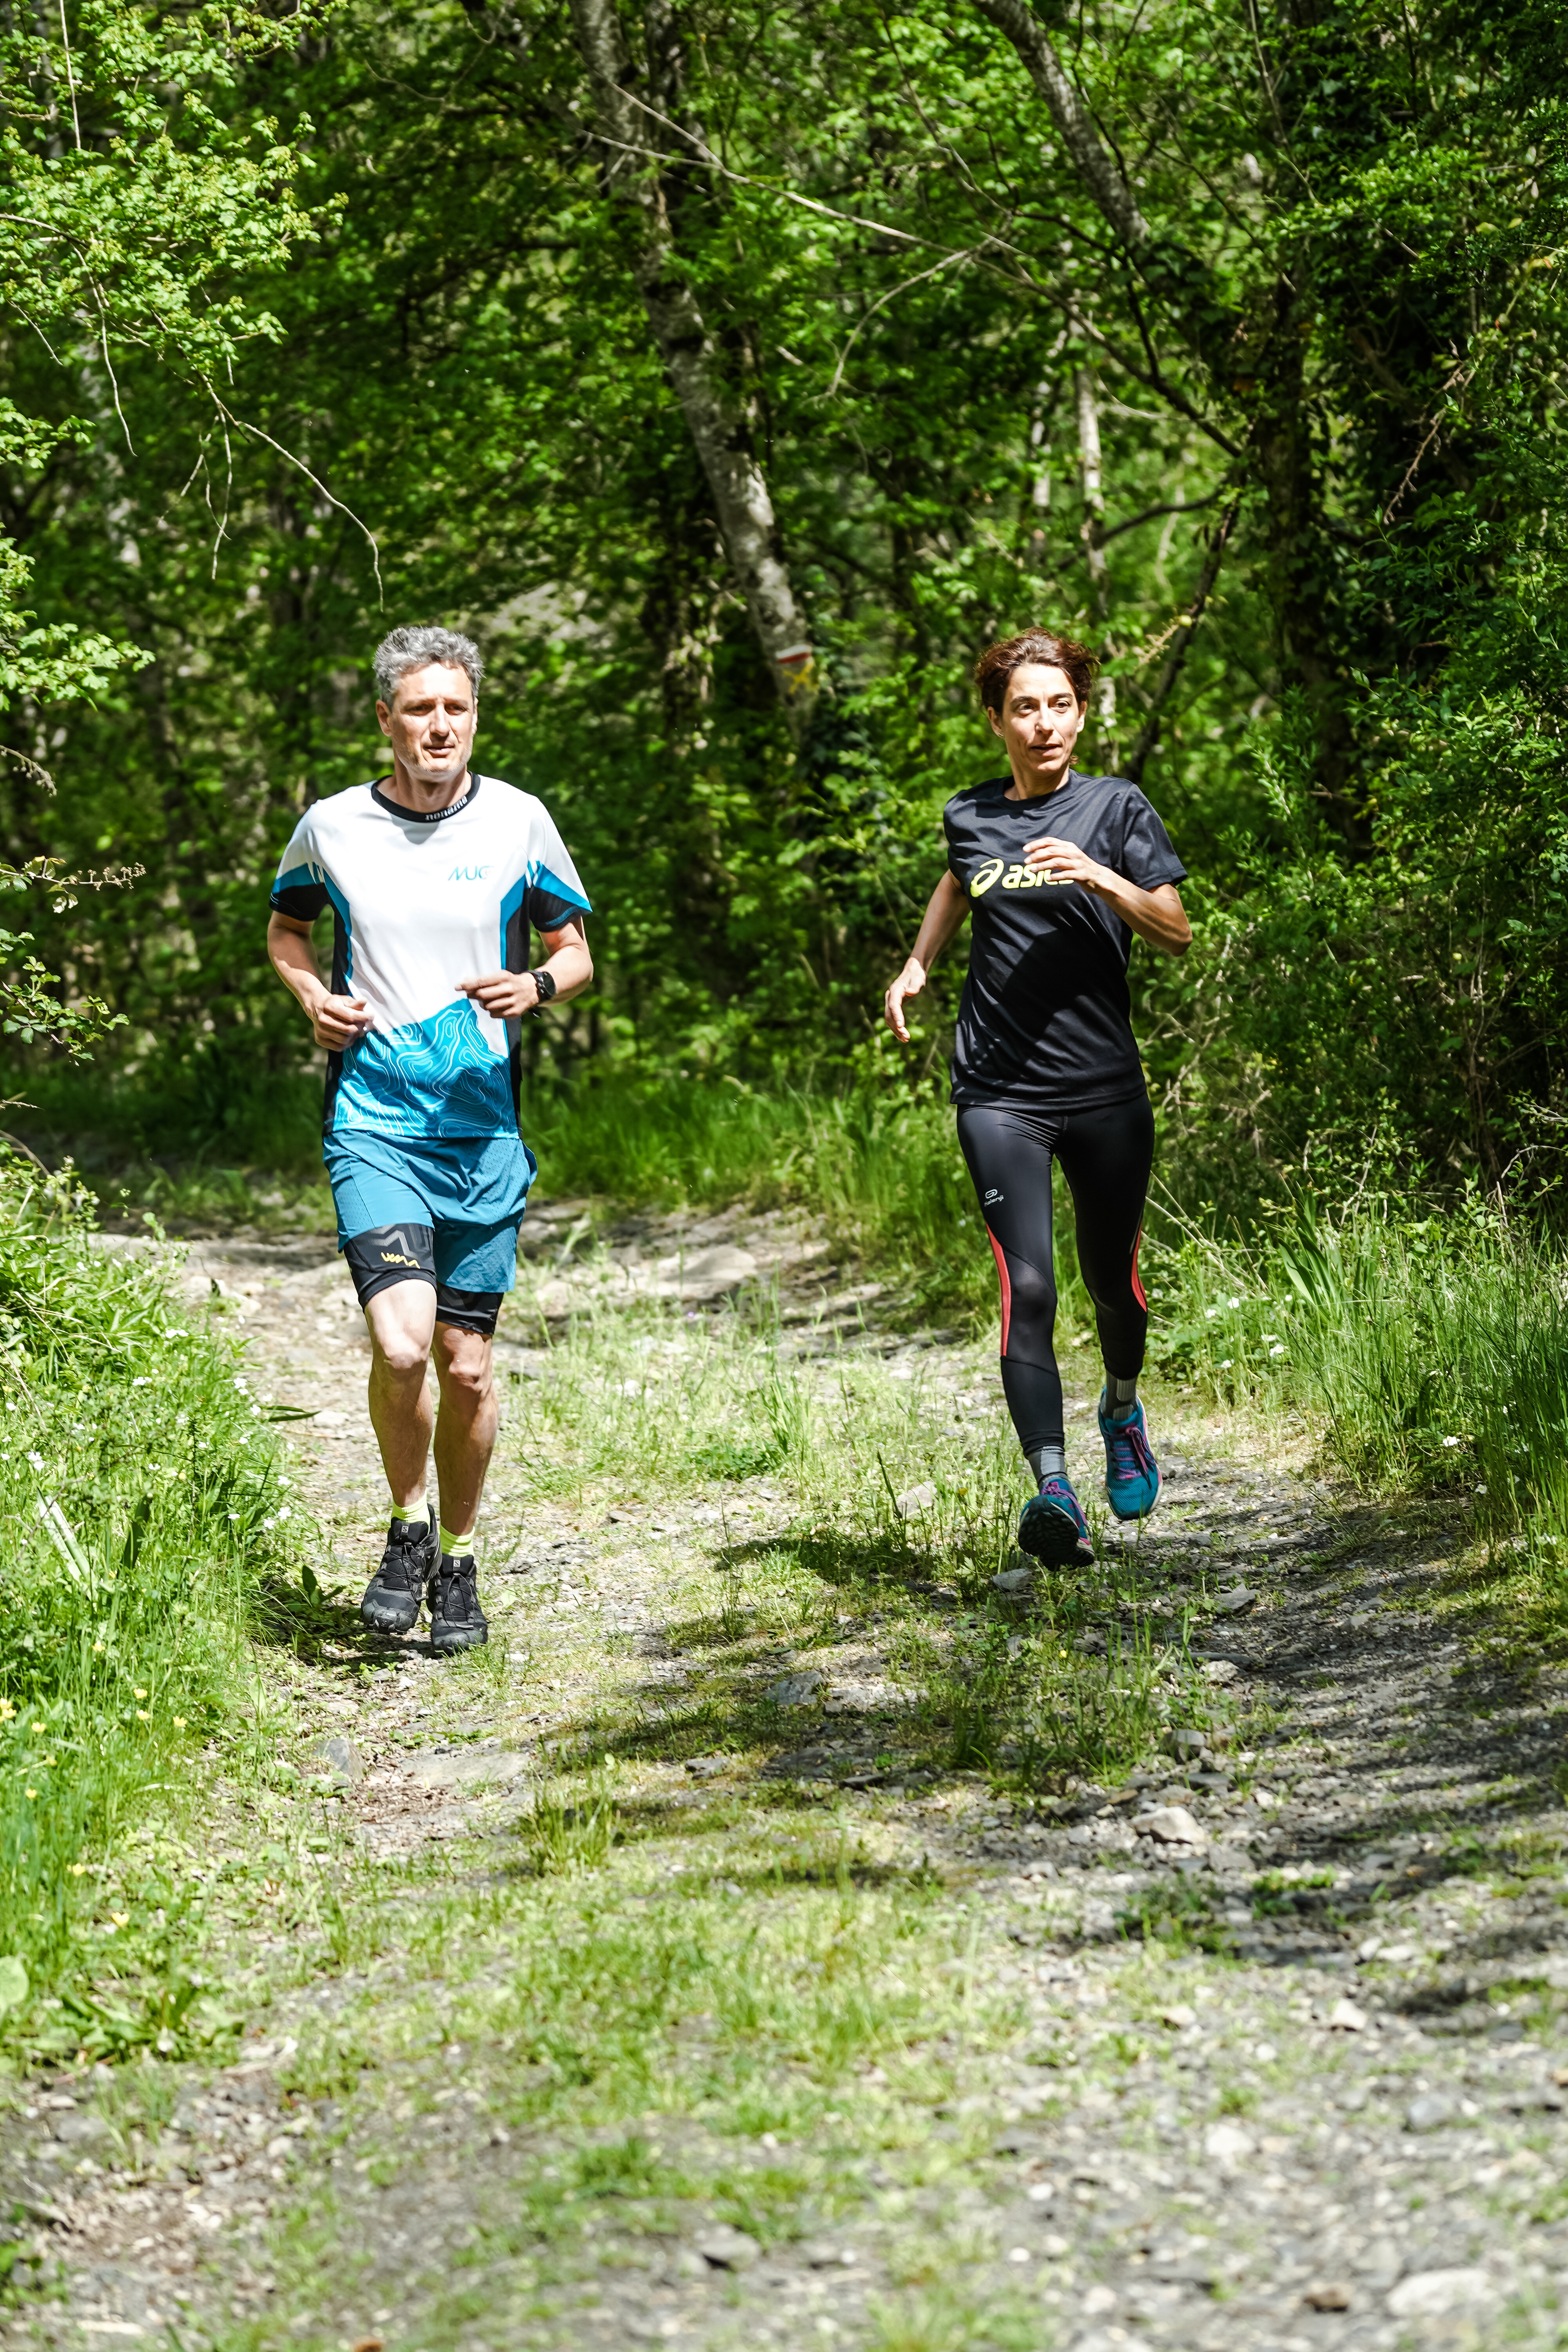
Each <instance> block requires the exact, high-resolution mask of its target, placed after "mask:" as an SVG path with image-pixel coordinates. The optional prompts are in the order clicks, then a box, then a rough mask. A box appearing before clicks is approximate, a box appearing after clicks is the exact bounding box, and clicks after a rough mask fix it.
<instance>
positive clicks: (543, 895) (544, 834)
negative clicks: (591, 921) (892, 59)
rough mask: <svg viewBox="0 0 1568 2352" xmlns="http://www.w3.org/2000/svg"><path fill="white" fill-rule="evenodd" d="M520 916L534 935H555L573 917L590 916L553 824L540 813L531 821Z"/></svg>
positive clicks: (575, 869)
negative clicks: (523, 916) (527, 862)
mask: <svg viewBox="0 0 1568 2352" xmlns="http://www.w3.org/2000/svg"><path fill="white" fill-rule="evenodd" d="M522 905H523V912H524V913H525V914H526V915H527V917H528V919H529V921H530V922H531V924H532V926H533V928H534V929H535V930H536V931H558V930H560V929H561V928H562V926H563V924H564V923H569V922H570V921H571V919H572V918H573V916H574V915H591V914H592V913H593V911H594V909H593V908H592V907H591V906H590V905H589V904H588V894H587V892H586V891H585V890H584V887H583V885H582V883H581V882H580V881H579V879H578V877H577V868H576V866H574V864H573V862H572V856H571V853H570V851H569V850H568V849H567V847H566V845H565V843H564V842H563V840H562V838H561V835H560V834H559V833H558V832H557V831H556V829H555V824H554V820H553V819H552V817H551V816H550V815H549V814H547V813H546V811H545V810H543V809H541V810H540V812H539V814H538V817H537V819H536V821H535V832H534V838H533V855H532V856H531V858H530V860H529V867H528V887H527V889H526V890H525V891H524V892H523V899H522Z"/></svg>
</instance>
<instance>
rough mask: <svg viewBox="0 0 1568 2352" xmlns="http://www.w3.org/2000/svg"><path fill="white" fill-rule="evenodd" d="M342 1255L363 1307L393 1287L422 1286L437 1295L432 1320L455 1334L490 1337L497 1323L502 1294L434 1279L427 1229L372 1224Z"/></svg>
mask: <svg viewBox="0 0 1568 2352" xmlns="http://www.w3.org/2000/svg"><path fill="white" fill-rule="evenodd" d="M343 1255H344V1257H345V1258H346V1259H347V1261H348V1269H349V1272H350V1273H351V1274H352V1275H353V1284H354V1296H355V1297H357V1298H358V1300H359V1303H360V1305H361V1306H362V1307H368V1306H369V1305H370V1302H371V1300H372V1299H373V1298H374V1297H376V1295H377V1293H378V1292H380V1291H383V1290H390V1289H391V1287H392V1286H393V1284H394V1283H395V1282H427V1283H429V1284H430V1286H431V1287H432V1288H433V1290H434V1291H435V1293H436V1320H437V1323H451V1324H455V1325H456V1327H457V1328H458V1330H459V1331H478V1332H479V1334H480V1335H481V1336H482V1337H483V1338H484V1339H492V1338H493V1337H494V1336H495V1328H496V1318H497V1316H498V1315H499V1314H500V1303H501V1300H502V1299H503V1298H504V1297H505V1296H506V1293H505V1292H504V1291H501V1290H455V1289H453V1287H452V1286H451V1284H450V1283H447V1282H438V1281H437V1278H436V1232H435V1228H434V1226H432V1225H412V1224H406V1223H405V1224H401V1225H377V1226H375V1227H374V1229H373V1230H372V1231H371V1232H370V1233H368V1234H353V1236H352V1237H351V1238H350V1239H349V1240H348V1241H346V1242H345V1243H344V1244H343Z"/></svg>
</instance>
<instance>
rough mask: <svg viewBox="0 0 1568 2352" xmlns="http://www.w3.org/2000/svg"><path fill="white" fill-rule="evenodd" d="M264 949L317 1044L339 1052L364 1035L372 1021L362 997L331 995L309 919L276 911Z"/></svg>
mask: <svg viewBox="0 0 1568 2352" xmlns="http://www.w3.org/2000/svg"><path fill="white" fill-rule="evenodd" d="M267 952H268V957H269V958H270V959H271V963H272V969H273V971H275V972H276V973H277V974H278V977H279V980H280V981H281V982H283V985H284V987H285V988H286V989H287V990H288V991H289V994H290V995H291V996H294V997H297V998H298V1000H299V1003H300V1008H301V1010H302V1011H303V1013H304V1015H305V1018H306V1020H307V1021H308V1022H309V1023H310V1028H311V1032H312V1034H313V1035H314V1037H315V1040H316V1043H317V1045H325V1046H326V1048H327V1050H328V1052H329V1053H332V1054H341V1053H342V1051H343V1048H344V1047H345V1046H346V1045H353V1044H355V1043H356V1041H357V1040H358V1039H359V1038H361V1037H363V1035H364V1033H365V1031H366V1030H367V1029H368V1028H369V1027H370V1025H371V1022H370V1015H369V1013H367V1012H366V1011H365V1007H364V999H363V996H334V995H333V994H332V992H331V989H330V988H328V987H327V985H326V983H325V982H324V981H323V980H322V978H321V973H320V972H319V971H317V970H316V959H315V955H314V953H313V952H312V950H311V947H310V924H309V923H300V922H296V921H295V919H294V918H293V917H292V915H279V914H277V913H276V912H275V913H274V914H273V916H272V919H271V920H270V921H269V922H268V926H267Z"/></svg>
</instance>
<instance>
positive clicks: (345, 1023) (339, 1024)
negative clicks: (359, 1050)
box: [305, 988, 372, 1054]
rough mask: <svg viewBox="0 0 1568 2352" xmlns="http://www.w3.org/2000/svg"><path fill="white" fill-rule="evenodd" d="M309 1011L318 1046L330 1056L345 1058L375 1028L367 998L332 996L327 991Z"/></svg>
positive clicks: (310, 1005) (324, 991) (313, 1003)
mask: <svg viewBox="0 0 1568 2352" xmlns="http://www.w3.org/2000/svg"><path fill="white" fill-rule="evenodd" d="M305 1010H306V1012H307V1013H309V1014H310V1027H311V1029H312V1030H313V1032H314V1033H315V1039H316V1043H317V1045H324V1046H325V1047H326V1048H327V1051H328V1052H329V1053H330V1054H341V1053H342V1052H343V1051H344V1050H345V1048H346V1047H348V1046H350V1045H358V1043H359V1041H360V1039H361V1038H362V1037H363V1035H364V1034H365V1032H366V1031H367V1030H368V1029H369V1028H370V1027H371V1026H372V1023H371V1017H370V1014H369V1013H367V1012H366V1011H365V1003H364V999H363V996H331V995H329V994H328V992H327V991H326V990H325V989H324V988H323V989H322V991H321V995H320V996H319V997H317V998H316V999H315V1000H314V1001H313V1002H312V1003H310V1004H308V1005H307V1006H306V1007H305Z"/></svg>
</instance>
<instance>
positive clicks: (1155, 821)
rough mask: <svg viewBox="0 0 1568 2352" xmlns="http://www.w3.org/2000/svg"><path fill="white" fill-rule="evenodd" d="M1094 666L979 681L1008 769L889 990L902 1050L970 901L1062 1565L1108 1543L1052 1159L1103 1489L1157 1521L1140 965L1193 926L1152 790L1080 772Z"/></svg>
mask: <svg viewBox="0 0 1568 2352" xmlns="http://www.w3.org/2000/svg"><path fill="white" fill-rule="evenodd" d="M1096 667H1097V665H1096V663H1095V660H1094V657H1093V656H1092V655H1091V654H1089V652H1088V651H1087V650H1086V649H1085V647H1084V646H1080V645H1075V644H1074V642H1073V640H1072V639H1071V638H1070V637H1058V636H1053V635H1051V634H1050V633H1049V632H1048V631H1047V630H1044V629H1030V630H1028V631H1027V632H1026V634H1025V635H1022V636H1018V637H1009V638H1008V639H1006V641H1005V643H1004V644H1001V645H995V646H990V647H989V648H988V649H987V650H986V652H984V654H982V656H981V657H980V659H979V661H978V662H977V664H976V665H975V671H974V677H975V684H976V685H977V687H978V688H979V689H980V699H981V701H982V703H983V704H984V709H985V712H986V716H987V717H988V719H990V721H991V726H992V729H993V731H994V733H995V734H997V735H999V736H1000V737H1001V739H1002V741H1003V743H1004V744H1005V746H1006V751H1007V762H1008V766H1009V769H1010V770H1011V773H1010V774H1009V775H1007V776H998V777H996V778H994V780H993V781H991V782H987V783H983V784H975V785H974V786H973V787H972V789H971V790H970V791H968V792H963V793H955V794H954V795H953V797H952V800H950V801H949V803H948V804H947V807H946V809H945V810H944V811H943V815H942V822H943V824H944V826H945V828H946V833H947V864H948V870H947V872H946V873H945V874H944V875H943V876H942V880H941V881H940V882H939V883H938V884H937V886H936V888H935V889H934V890H933V891H932V893H931V903H930V905H929V906H928V907H927V908H926V911H925V919H924V920H923V921H922V922H921V928H920V935H919V937H918V938H917V939H916V940H915V944H914V952H913V953H912V954H911V956H910V960H909V961H908V962H907V963H906V964H905V966H904V968H903V970H902V971H901V972H900V974H899V976H898V978H897V980H895V981H894V982H893V984H892V986H891V987H890V988H889V991H888V994H887V1014H888V1023H889V1027H890V1028H891V1029H892V1032H893V1034H894V1035H895V1036H896V1037H898V1038H900V1040H901V1041H903V1042H906V1043H907V1042H908V1038H909V1034H910V1033H909V1030H908V1027H907V1026H906V1024H905V1021H904V1000H905V998H906V997H910V996H914V995H918V994H919V992H920V991H921V989H922V988H923V987H924V986H925V983H926V974H927V972H928V971H929V970H930V969H931V964H932V963H933V961H935V959H936V958H937V956H938V955H940V954H941V952H942V949H943V948H944V947H946V945H947V944H948V942H949V940H952V938H953V936H954V934H955V933H956V932H957V930H958V928H959V925H960V924H961V923H962V922H963V918H964V916H965V915H966V914H969V913H971V912H973V918H974V929H973V937H972V942H971V947H970V957H969V978H968V980H967V981H966V982H965V983H964V990H963V1003H962V1005H961V1006H960V1009H959V1015H958V1035H957V1040H956V1045H955V1049H954V1053H953V1058H952V1099H953V1101H954V1102H955V1103H956V1104H957V1106H958V1139H959V1143H960V1146H961V1148H962V1150H963V1156H964V1159H965V1160H967V1161H968V1163H969V1172H970V1174H971V1176H972V1177H973V1180H974V1189H975V1192H976V1193H977V1194H978V1196H979V1200H980V1207H981V1213H982V1214H983V1215H984V1219H985V1223H986V1225H987V1227H988V1229H989V1231H990V1234H991V1246H992V1249H993V1250H994V1252H995V1255H996V1270H997V1272H998V1274H999V1275H1000V1276H1001V1281H1002V1385H1003V1388H1004V1390H1005V1392H1006V1398H1007V1407H1008V1411H1009V1412H1011V1414H1012V1416H1013V1426H1014V1427H1015V1429H1016V1431H1017V1433H1018V1442H1019V1444H1021V1445H1022V1447H1023V1449H1024V1453H1025V1455H1026V1459H1027V1461H1028V1464H1029V1467H1030V1469H1031V1470H1032V1471H1033V1473H1034V1475H1035V1477H1036V1478H1037V1481H1038V1484H1039V1492H1038V1494H1037V1496H1035V1497H1034V1499H1033V1501H1031V1502H1029V1503H1027V1504H1026V1506H1025V1507H1024V1515H1023V1517H1022V1518H1021V1519H1020V1521H1019V1523H1018V1541H1019V1544H1020V1546H1021V1547H1022V1548H1023V1549H1024V1550H1025V1551H1027V1552H1031V1553H1032V1554H1033V1555H1034V1556H1035V1558H1036V1559H1040V1560H1043V1561H1045V1562H1047V1563H1048V1564H1049V1565H1051V1566H1053V1567H1058V1568H1063V1567H1068V1566H1070V1565H1071V1564H1072V1563H1074V1562H1075V1561H1080V1560H1081V1561H1088V1560H1092V1559H1093V1558H1094V1547H1093V1544H1092V1543H1091V1541H1090V1538H1089V1526H1088V1523H1087V1521H1086V1520H1085V1518H1084V1516H1083V1511H1082V1508H1081V1507H1080V1505H1079V1499H1078V1496H1077V1495H1076V1494H1075V1493H1074V1492H1073V1489H1072V1486H1071V1483H1070V1482H1069V1480H1068V1475H1067V1454H1066V1450H1065V1432H1064V1428H1063V1423H1062V1384H1061V1376H1060V1374H1059V1373H1058V1370H1057V1360H1056V1351H1055V1349H1054V1348H1053V1346H1052V1332H1053V1328H1054V1326H1055V1323H1056V1313H1057V1291H1056V1280H1055V1276H1054V1272H1053V1265H1052V1254H1051V1161H1052V1160H1053V1158H1055V1159H1057V1160H1060V1162H1061V1167H1062V1173H1063V1175H1064V1176H1065V1177H1066V1178H1067V1181H1068V1189H1069V1190H1070V1192H1071V1193H1072V1197H1073V1207H1074V1210H1075V1211H1076V1213H1077V1222H1078V1256H1079V1266H1080V1267H1081V1269H1082V1272H1083V1279H1084V1284H1085V1286H1086V1288H1087V1289H1088V1291H1089V1297H1091V1298H1092V1299H1093V1301H1094V1311H1095V1319H1096V1322H1097V1324H1098V1326H1099V1331H1100V1349H1101V1352H1102V1354H1103V1356H1104V1359H1105V1388H1104V1391H1103V1392H1102V1394H1101V1396H1100V1435H1101V1437H1102V1438H1103V1439H1104V1441H1105V1491H1106V1496H1107V1499H1108V1500H1109V1502H1110V1507H1111V1509H1112V1511H1113V1512H1114V1513H1115V1514H1116V1516H1117V1517H1118V1518H1119V1519H1138V1518H1142V1517H1145V1516H1146V1515H1147V1514H1148V1513H1149V1512H1150V1511H1152V1509H1153V1507H1154V1505H1155V1503H1156V1502H1157V1501H1158V1499H1159V1494H1160V1472H1159V1468H1158V1465H1156V1463H1155V1460H1154V1456H1153V1454H1152V1452H1151V1451H1150V1447H1149V1432H1148V1425H1147V1423H1146V1422H1145V1419H1144V1415H1143V1408H1142V1405H1141V1404H1140V1403H1139V1402H1138V1375H1139V1373H1140V1372H1141V1371H1142V1368H1143V1347H1144V1340H1145V1337H1146V1334H1147V1330H1148V1322H1149V1311H1148V1305H1147V1302H1146V1301H1145V1299H1144V1297H1143V1290H1142V1284H1141V1283H1140V1282H1139V1279H1138V1240H1139V1235H1140V1234H1141V1232H1142V1225H1143V1204H1144V1201H1145V1199H1146V1198H1147V1195H1148V1190H1149V1171H1150V1169H1151V1167H1152V1162H1153V1154H1154V1115H1153V1112H1152V1109H1151V1108H1150V1103H1149V1089H1148V1086H1147V1084H1146V1082H1145V1080H1144V1076H1143V1069H1142V1063H1141V1062H1140V1061H1139V1058H1138V1047H1137V1045H1136V1043H1135V1042H1134V1039H1133V1035H1132V1026H1131V1002H1130V999H1129V996H1128V992H1127V959H1128V955H1129V953H1130V951H1131V945H1132V934H1133V932H1134V931H1136V932H1137V934H1138V936H1139V938H1140V939H1142V940H1148V942H1149V944H1150V945H1151V947H1155V948H1161V949H1163V950H1164V951H1165V953H1166V954H1168V955H1177V956H1179V955H1184V954H1185V953H1186V950H1187V949H1188V948H1189V947H1190V946H1191V944H1192V936H1193V935H1192V931H1191V929H1190V927H1189V925H1188V922H1187V919H1186V916H1185V914H1184V911H1183V908H1182V901H1181V898H1180V897H1179V895H1178V893H1177V890H1176V884H1177V883H1178V882H1181V881H1183V880H1184V879H1185V876H1186V868H1185V866H1183V864H1182V862H1181V860H1180V858H1179V857H1178V856H1176V853H1175V851H1174V850H1173V848H1172V846H1171V842H1170V836H1169V835H1168V834H1167V833H1166V831H1165V828H1164V826H1163V824H1161V822H1160V819H1159V818H1158V816H1157V815H1156V814H1155V813H1154V811H1153V809H1152V807H1151V806H1150V804H1149V803H1148V802H1147V801H1146V800H1145V799H1144V797H1143V794H1142V793H1141V792H1140V791H1139V789H1138V787H1137V785H1136V784H1130V783H1128V782H1125V781H1124V779H1122V778H1121V777H1120V776H1085V775H1081V774H1080V773H1079V772H1078V770H1077V769H1075V768H1074V767H1073V765H1072V754H1073V747H1074V745H1075V744H1076V743H1077V741H1078V739H1079V733H1080V731H1081V730H1082V727H1083V722H1084V719H1085V717H1086V715H1087V713H1088V709H1089V688H1090V687H1091V686H1092V685H1093V682H1094V674H1095V669H1096Z"/></svg>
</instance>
